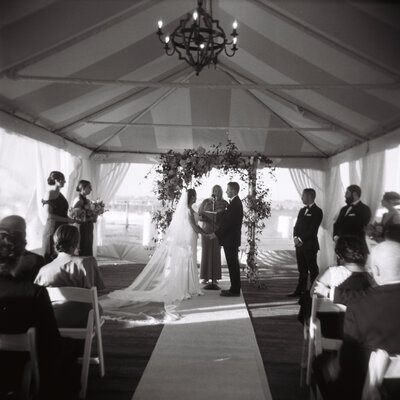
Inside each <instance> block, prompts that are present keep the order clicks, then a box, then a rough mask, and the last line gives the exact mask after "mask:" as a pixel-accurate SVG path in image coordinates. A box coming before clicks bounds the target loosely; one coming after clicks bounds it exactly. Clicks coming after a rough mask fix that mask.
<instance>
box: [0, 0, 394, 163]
mask: <svg viewBox="0 0 400 400" xmlns="http://www.w3.org/2000/svg"><path fill="white" fill-rule="evenodd" d="M195 5H196V2H195V1H193V2H191V1H187V0H168V1H166V0H164V1H160V0H158V1H157V0H142V1H135V2H131V1H126V0H96V1H94V0H81V1H79V2H78V1H63V0H35V1H32V2H24V1H16V0H4V1H3V2H1V4H0V14H1V16H2V17H1V20H0V46H1V47H0V53H1V57H0V109H1V110H2V111H3V112H2V113H1V115H0V123H1V120H3V121H4V119H5V117H7V118H8V119H9V118H15V119H16V120H17V121H18V120H22V121H23V122H27V123H29V125H30V126H32V127H35V128H40V129H44V130H45V131H47V132H48V133H49V135H53V136H55V137H56V140H57V141H59V140H60V139H62V140H65V141H67V142H68V143H70V142H72V143H74V144H76V145H78V146H80V147H81V148H82V149H83V151H84V152H87V154H88V155H90V157H91V158H92V159H94V160H100V161H110V162H115V161H117V162H118V161H132V160H134V159H135V157H137V159H139V158H140V157H145V158H146V157H147V158H149V157H151V155H154V154H159V153H163V152H166V151H168V150H169V149H173V150H177V151H179V150H182V149H185V148H193V147H198V146H203V147H205V148H207V149H209V148H210V146H212V145H215V144H218V143H220V142H222V143H224V142H226V140H227V139H230V140H232V141H234V142H235V143H236V144H237V146H238V147H239V149H240V150H241V151H242V152H245V153H249V154H251V153H254V152H255V151H259V152H262V153H264V154H266V155H267V156H269V157H275V158H279V159H284V160H285V159H287V160H290V159H305V160H310V163H311V162H312V160H313V159H321V160H326V159H328V158H329V157H332V156H334V155H336V154H339V153H342V152H343V151H345V150H346V149H350V148H352V147H354V146H357V145H363V144H365V143H367V142H369V141H370V140H371V139H374V138H378V137H384V135H385V134H387V133H390V132H393V131H395V130H396V128H398V127H399V126H400V18H399V17H400V6H398V5H397V4H395V3H386V2H378V1H376V2H371V1H368V2H359V1H357V2H351V1H349V2H347V1H346V2H344V1H333V0H332V1H329V0H327V1H304V0H296V1H294V0H293V1H278V2H276V1H267V0H243V1H239V0H235V1H232V0H219V1H214V2H213V15H214V18H218V19H219V20H220V23H221V26H222V27H223V28H224V29H225V31H226V32H227V33H228V34H229V33H230V29H231V24H232V21H233V20H234V19H237V21H238V22H239V28H238V31H239V40H238V46H239V51H238V52H237V53H236V55H235V56H234V57H232V58H228V57H226V56H220V58H219V63H218V65H217V68H215V69H214V68H213V67H211V68H209V69H207V68H206V69H204V70H203V71H202V72H201V73H200V75H199V76H196V75H195V73H194V71H193V70H192V69H191V67H190V66H188V65H187V64H186V63H185V62H184V61H182V60H179V59H178V57H177V56H176V55H174V56H172V57H168V56H167V55H166V54H165V53H164V50H163V47H162V45H161V43H160V42H159V41H158V38H157V35H156V34H155V32H156V22H157V20H158V19H160V18H162V19H163V21H164V26H165V28H163V29H164V31H165V32H170V31H172V29H173V28H174V27H175V26H177V24H178V22H179V19H180V18H181V17H183V16H184V15H185V14H186V13H187V12H191V11H192V10H193V9H194V7H195ZM206 7H209V1H207V2H206ZM26 130H29V129H26ZM37 132H38V133H37V138H38V139H40V140H44V141H47V142H49V135H47V136H46V135H41V134H40V131H39V130H38V131H37ZM19 133H24V132H19ZM50 137H51V136H50ZM44 138H45V139H44ZM398 142H400V140H398ZM140 155H142V156H140ZM143 155H144V156H143ZM310 165H311V164H310Z"/></svg>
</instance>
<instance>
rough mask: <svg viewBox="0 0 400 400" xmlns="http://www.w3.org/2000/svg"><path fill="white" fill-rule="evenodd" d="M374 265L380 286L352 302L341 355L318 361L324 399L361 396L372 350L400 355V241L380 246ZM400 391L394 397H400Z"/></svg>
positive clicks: (372, 258)
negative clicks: (381, 350)
mask: <svg viewBox="0 0 400 400" xmlns="http://www.w3.org/2000/svg"><path fill="white" fill-rule="evenodd" d="M371 268H372V275H373V277H374V279H375V281H376V284H377V286H376V287H373V288H370V289H368V290H366V291H364V292H363V295H361V296H358V297H355V298H353V299H352V300H351V301H350V302H349V303H348V306H347V311H346V316H345V321H344V340H343V346H342V349H341V352H340V355H339V356H338V358H337V359H336V360H335V359H333V358H329V357H326V356H323V357H321V358H320V359H317V361H316V363H315V374H316V378H317V382H318V385H319V387H320V390H321V393H322V395H323V397H324V399H339V398H340V399H360V398H361V392H362V387H363V384H364V381H365V376H366V372H367V369H368V361H369V357H370V354H371V351H374V350H376V349H383V350H386V351H387V352H388V353H389V355H392V354H400V334H399V332H400V313H399V304H400V243H397V242H394V241H387V242H382V243H380V244H379V245H377V246H376V247H375V248H374V249H373V250H372V254H371ZM335 365H336V367H337V368H336V369H335V368H334V366H335ZM332 371H335V373H332ZM396 389H398V385H397V387H396ZM398 394H399V397H390V398H400V393H398ZM396 395H397V394H396Z"/></svg>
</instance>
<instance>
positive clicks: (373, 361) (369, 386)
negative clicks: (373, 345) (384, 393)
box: [362, 349, 400, 400]
mask: <svg viewBox="0 0 400 400" xmlns="http://www.w3.org/2000/svg"><path fill="white" fill-rule="evenodd" d="M384 379H400V355H399V354H397V355H394V356H389V354H388V353H387V352H386V351H385V350H382V349H377V350H376V351H373V352H371V355H370V357H369V364H368V373H367V376H366V378H365V382H364V388H363V392H362V400H380V399H381V394H380V391H379V388H380V386H381V385H382V382H383V380H384Z"/></svg>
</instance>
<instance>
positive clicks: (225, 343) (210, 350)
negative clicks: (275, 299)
mask: <svg viewBox="0 0 400 400" xmlns="http://www.w3.org/2000/svg"><path fill="white" fill-rule="evenodd" d="M179 312H180V313H181V314H182V315H183V318H182V319H180V320H178V321H175V322H173V323H169V324H168V325H165V326H164V329H163V331H162V332H161V335H160V337H159V339H158V342H157V345H156V347H155V348H154V351H153V354H152V356H151V358H150V360H149V363H148V364H147V367H146V369H145V371H144V374H143V376H142V378H141V380H140V382H139V385H138V387H137V389H136V392H135V394H134V396H133V400H169V399H170V400H187V399H190V400H204V399H207V400H213V399H215V400H217V399H218V400H220V399H230V400H246V399H248V400H269V399H272V396H271V393H270V390H269V386H268V381H267V377H266V375H265V370H264V366H263V363H262V359H261V355H260V351H259V349H258V345H257V342H256V338H255V335H254V330H253V327H252V324H251V321H250V316H249V314H248V312H247V309H246V306H245V304H244V299H243V297H242V296H241V297H221V296H220V295H219V291H205V295H204V296H198V297H194V298H192V299H190V300H185V301H183V302H182V303H181V305H180V307H179Z"/></svg>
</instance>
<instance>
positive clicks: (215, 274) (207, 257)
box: [199, 185, 228, 289]
mask: <svg viewBox="0 0 400 400" xmlns="http://www.w3.org/2000/svg"><path fill="white" fill-rule="evenodd" d="M227 206H228V202H227V201H226V200H224V199H223V192H222V188H221V186H219V185H215V186H214V187H213V189H212V195H211V197H210V198H207V199H205V200H204V201H203V202H202V203H201V205H200V208H199V217H200V221H201V222H202V224H203V226H202V228H203V230H204V231H205V232H206V233H211V232H214V231H215V230H216V229H217V228H218V224H219V223H220V219H221V217H222V214H223V211H224V210H225V209H226V207H227ZM201 247H202V252H201V265H200V279H202V282H203V283H204V284H207V283H208V282H209V281H210V280H211V283H210V285H208V286H210V288H211V287H213V288H214V287H215V288H216V289H217V288H218V287H217V286H216V284H217V281H218V280H219V279H221V246H220V244H219V242H218V239H217V238H213V239H210V238H209V237H208V236H207V235H202V236H201Z"/></svg>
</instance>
